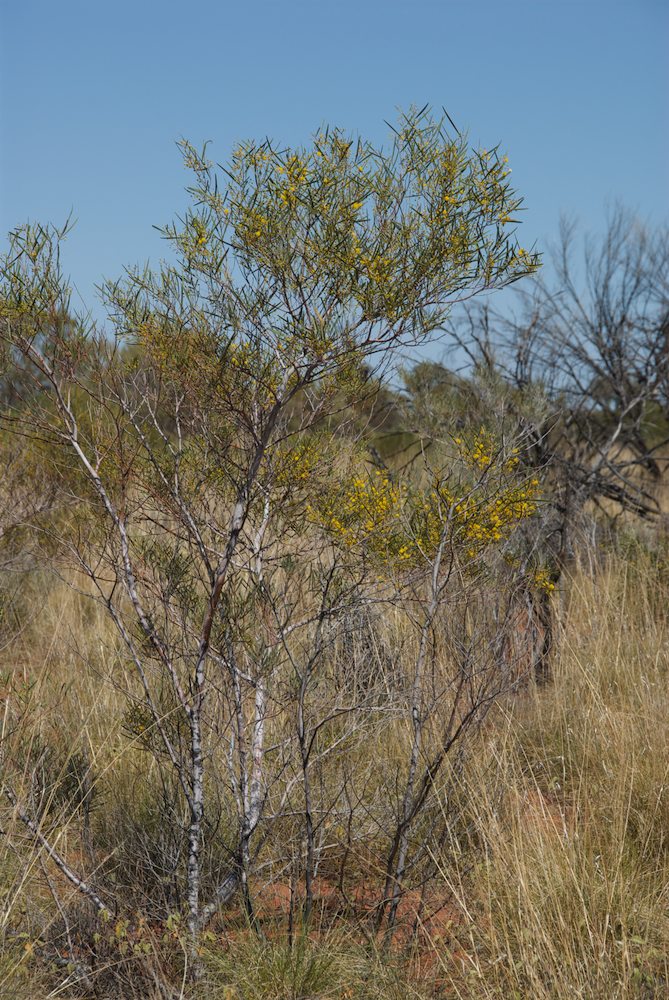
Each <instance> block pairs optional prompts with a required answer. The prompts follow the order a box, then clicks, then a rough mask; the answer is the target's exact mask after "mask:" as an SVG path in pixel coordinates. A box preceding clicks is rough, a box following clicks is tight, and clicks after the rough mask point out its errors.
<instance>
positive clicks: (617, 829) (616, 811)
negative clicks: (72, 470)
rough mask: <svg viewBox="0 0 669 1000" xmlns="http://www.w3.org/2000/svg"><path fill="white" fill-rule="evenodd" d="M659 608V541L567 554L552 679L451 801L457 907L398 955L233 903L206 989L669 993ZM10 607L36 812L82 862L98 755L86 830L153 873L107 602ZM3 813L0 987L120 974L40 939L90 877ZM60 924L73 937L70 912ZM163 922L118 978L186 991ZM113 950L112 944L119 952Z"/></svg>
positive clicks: (604, 998)
mask: <svg viewBox="0 0 669 1000" xmlns="http://www.w3.org/2000/svg"><path fill="white" fill-rule="evenodd" d="M667 608H669V571H668V568H667V563H666V561H664V562H663V560H662V558H661V557H660V556H658V555H652V554H651V553H650V551H649V550H648V549H646V548H644V547H643V546H641V545H638V544H636V543H634V544H630V546H629V547H628V549H627V550H626V551H625V552H624V553H623V554H622V555H618V556H611V557H610V558H608V559H607V560H605V561H604V562H603V564H600V566H599V568H597V569H596V570H593V569H592V567H587V568H583V569H581V570H578V571H576V572H575V573H574V576H573V579H572V580H571V582H570V585H569V587H568V589H567V592H566V596H565V598H564V604H563V608H562V611H561V627H560V651H559V657H558V658H557V661H556V663H555V676H554V679H553V682H552V683H551V684H550V685H548V686H546V687H543V688H541V689H536V690H534V689H533V690H528V691H526V692H525V693H524V694H522V695H521V696H520V697H519V698H517V699H516V700H515V701H514V702H512V703H509V704H507V705H506V706H505V708H504V709H503V710H500V711H498V712H497V713H496V715H495V717H494V718H492V717H489V719H488V722H487V724H486V728H485V732H484V733H483V734H482V735H481V736H480V738H479V744H478V748H477V749H478V752H477V753H476V754H475V755H474V756H473V757H472V758H471V759H470V760H469V761H468V763H467V766H466V767H465V768H464V770H463V771H462V773H461V776H460V786H459V788H458V789H457V791H456V793H453V792H452V790H451V801H449V802H448V803H447V802H446V801H444V802H443V806H444V814H446V813H448V816H449V824H450V829H451V836H450V840H448V841H447V842H446V843H445V845H444V849H443V851H442V853H441V854H440V855H439V857H438V858H437V859H436V860H437V861H438V864H439V870H440V873H441V875H440V879H441V890H442V895H443V892H444V891H446V890H447V892H448V893H451V894H452V903H451V905H450V907H449V909H448V911H447V916H448V919H446V918H445V917H444V919H441V920H438V919H434V920H428V919H426V918H425V916H424V912H423V926H422V927H421V928H420V934H419V937H418V939H417V943H416V942H414V944H413V945H412V944H411V942H408V941H407V939H406V938H402V937H401V936H400V939H399V941H398V944H397V946H396V948H395V949H394V951H393V952H392V953H391V955H390V956H385V957H384V956H383V955H382V954H381V953H380V952H379V951H378V950H377V948H376V946H374V947H372V946H370V944H369V942H367V943H365V942H364V940H363V939H362V938H361V937H360V935H359V934H357V932H356V928H355V925H354V924H352V923H350V922H347V920H348V918H347V917H346V916H342V917H341V921H340V923H339V925H338V924H337V923H336V922H335V923H334V925H333V921H332V918H331V915H330V916H329V917H328V921H327V929H326V927H325V924H323V925H322V926H321V931H320V933H319V931H318V926H316V927H315V928H314V930H313V932H312V933H311V936H310V937H309V938H302V937H300V936H299V934H298V936H297V939H296V943H295V944H294V946H293V948H292V949H291V948H289V947H288V944H287V941H286V938H285V936H282V932H279V931H275V932H274V933H273V935H272V936H271V939H270V941H259V940H258V939H256V937H255V936H254V934H253V933H252V932H251V931H250V930H248V929H246V930H245V929H244V927H243V926H241V925H240V924H239V921H238V922H237V924H236V930H235V931H234V933H231V932H226V931H225V924H226V918H225V915H224V917H223V920H222V921H221V925H219V927H218V928H217V929H215V933H213V934H212V935H211V938H210V940H208V942H207V960H206V967H207V976H206V986H205V987H204V988H203V991H202V995H203V996H207V997H209V996H211V997H214V998H220V1000H224V998H225V1000H233V998H234V1000H282V998H289V997H292V998H294V1000H298V998H303V1000H306V998H323V1000H325V998H335V997H338V998H343V997H348V998H351V1000H353V998H360V1000H371V998H372V997H376V996H379V997H381V996H383V997H389V998H392V997H398V998H399V997H400V996H401V997H415V998H427V997H444V998H445V997H458V998H463V1000H465V998H486V1000H488V998H490V1000H492V998H496V1000H497V998H499V1000H507V998H519V1000H521V998H522V1000H525V998H529V997H531V998H533V1000H534V998H537V1000H548V998H556V1000H562V998H565V1000H566V998H571V997H583V998H587V1000H613V998H628V997H629V998H632V997H634V998H640V1000H642V998H644V1000H645V998H660V997H666V996H669V959H668V958H667V956H669V753H668V751H667V747H668V746H669V695H668V693H667V672H668V668H669V625H668V622H667ZM30 609H33V613H32V614H31V613H30ZM12 622H13V624H12ZM3 627H4V632H5V643H4V645H3V648H2V652H1V653H0V656H1V659H2V665H1V669H2V672H3V674H5V675H6V681H7V684H8V685H10V686H11V688H12V693H11V698H12V699H14V700H16V698H22V699H23V703H22V704H23V708H22V712H21V716H20V718H21V724H20V727H19V728H18V729H17V731H15V732H12V734H11V743H12V746H14V747H21V748H22V752H24V753H25V754H26V761H27V760H28V758H29V756H30V753H31V752H33V751H34V748H35V747H37V746H43V745H45V744H46V743H49V745H50V746H53V747H54V748H55V749H54V750H53V757H52V760H51V764H50V766H51V777H50V778H49V780H47V781H46V784H45V790H44V795H45V796H46V800H47V802H48V807H47V806H45V808H44V809H43V811H42V813H41V816H42V819H41V822H42V823H43V824H44V829H47V828H48V829H49V830H51V831H53V830H57V831H58V843H59V847H60V848H62V850H63V852H64V853H66V854H67V855H68V857H69V858H70V859H71V860H72V861H73V863H74V862H76V861H77V860H78V859H79V860H81V862H82V864H85V863H86V856H85V850H86V846H85V835H84V833H85V831H84V829H83V816H82V809H81V808H79V807H77V808H75V807H74V805H73V802H74V799H75V798H76V796H75V795H74V793H73V792H70V794H69V797H68V794H67V793H66V791H65V792H64V791H63V789H64V788H65V789H67V788H68V787H71V785H70V786H68V784H67V781H66V780H65V779H66V778H67V776H68V775H71V772H72V770H73V768H74V765H75V764H76V763H77V762H79V764H80V762H81V760H82V759H85V760H86V761H88V762H89V763H90V764H92V765H94V767H95V770H96V773H97V774H98V780H99V784H100V790H99V792H98V794H99V795H100V801H104V812H103V811H102V809H100V810H97V808H96V806H95V805H94V807H93V810H92V819H91V823H92V834H91V833H90V832H89V834H88V835H89V836H90V835H92V836H94V837H95V838H96V852H97V853H96V856H97V857H98V859H99V858H100V857H104V855H105V852H106V851H107V852H110V853H111V851H112V849H113V847H114V845H116V846H117V847H118V848H119V850H121V853H123V851H125V854H123V858H124V861H123V866H124V867H123V876H124V878H123V879H120V878H119V882H118V884H119V893H121V894H126V897H127V898H131V897H132V893H131V892H130V888H131V886H130V883H131V882H132V879H133V878H135V877H136V878H137V881H138V883H139V882H140V881H141V879H140V872H139V868H140V867H141V866H142V864H143V863H144V862H143V858H142V856H141V854H140V853H139V851H140V847H141V849H142V850H145V851H146V850H148V848H149V846H150V845H151V843H152V837H154V836H155V835H156V832H157V828H156V827H155V826H152V823H154V821H155V815H153V814H152V813H151V808H150V796H149V797H148V798H147V805H146V811H145V813H144V814H143V815H144V817H145V820H146V824H145V829H141V822H142V813H141V811H140V814H139V820H135V821H134V826H132V825H131V824H130V823H129V819H128V814H129V808H128V804H129V803H130V801H131V800H132V802H133V807H136V805H137V788H138V782H137V777H138V775H139V774H140V772H141V770H142V768H143V767H145V766H146V764H145V762H144V759H143V758H142V757H141V755H138V754H137V753H136V752H135V751H134V750H133V748H132V747H129V746H128V743H127V740H124V738H123V736H122V719H123V711H124V706H125V704H126V701H125V695H124V690H123V686H124V684H125V683H126V682H125V680H124V671H123V664H122V663H121V662H120V661H118V660H117V658H116V650H115V645H114V640H113V635H112V632H111V629H110V627H109V624H108V622H107V621H106V619H105V618H104V616H103V615H102V613H100V612H98V611H97V610H95V609H92V607H91V605H90V603H89V602H88V601H86V600H85V599H84V598H82V597H80V596H77V595H76V594H74V593H73V592H72V591H71V590H69V589H68V588H67V587H66V586H65V585H64V584H54V582H53V580H47V579H41V580H39V579H37V578H34V579H33V580H31V581H30V582H29V584H28V589H27V590H26V589H25V588H24V590H23V593H22V596H21V609H20V614H19V615H18V617H16V616H15V617H14V618H13V619H12V612H11V608H9V609H8V617H7V616H6V618H5V624H4V626H3ZM10 638H11V642H9V639H10ZM10 673H11V674H12V675H13V680H11V681H10V678H9V674H10ZM6 694H7V691H5V692H4V695H5V696H6ZM386 732H387V730H386ZM5 735H6V736H7V735H8V734H7V733H6V734H5ZM371 745H373V744H372V743H371V742H370V743H369V744H368V746H371ZM380 750H381V748H380V746H379V747H377V751H378V752H375V754H374V755H373V756H374V761H373V762H371V763H370V761H368V762H367V767H368V769H370V768H371V772H374V771H375V770H378V773H371V772H370V774H369V775H368V778H369V786H370V788H373V787H376V786H378V787H382V786H383V785H384V782H386V781H387V776H385V775H384V774H383V772H382V768H383V766H384V765H385V766H388V762H389V761H392V758H393V751H392V747H390V748H386V753H385V755H382V754H381V752H380ZM360 752H361V750H360V747H359V746H358V747H357V748H356V753H358V754H359V753H360ZM27 773H28V767H26V775H27ZM54 775H55V776H54ZM144 777H145V776H144ZM45 780H46V779H45ZM49 782H50V783H49ZM455 800H457V804H458V809H457V810H456V811H454V808H453V802H454V801H455ZM93 801H94V803H95V799H94V800H93ZM75 804H76V803H75ZM447 805H448V810H447V809H446V806H447ZM2 828H3V832H4V833H5V834H6V836H5V837H3V839H2V843H1V845H0V900H1V902H2V925H1V937H0V943H1V945H2V954H1V956H0V996H8V997H10V996H11V997H22V996H25V997H28V996H31V997H36V998H37V997H41V996H44V997H50V996H57V995H59V996H63V995H73V996H90V997H93V996H114V995H115V994H114V992H113V989H114V987H112V986H109V985H107V986H106V987H105V990H106V992H103V991H100V992H90V991H89V992H87V990H86V987H85V984H84V987H83V988H82V984H81V983H79V986H71V988H70V987H68V986H67V985H66V981H67V977H68V975H69V976H74V978H75V979H76V970H74V972H73V970H72V968H69V969H66V970H65V972H64V971H63V969H62V968H57V967H55V966H53V964H51V963H50V961H48V962H45V961H44V960H43V958H42V957H41V953H40V947H39V945H38V944H37V942H40V941H43V940H45V939H46V938H48V937H49V935H50V934H52V935H53V934H54V933H55V929H56V928H60V924H61V915H60V913H59V911H58V908H57V906H56V902H55V899H56V897H58V898H59V899H60V901H61V905H62V904H63V903H65V904H66V905H67V906H69V907H72V910H73V912H74V911H76V906H77V902H76V895H75V894H74V893H73V891H72V890H71V889H67V888H66V887H65V886H63V885H62V884H61V881H60V880H59V878H58V877H57V875H56V874H54V872H53V870H52V868H50V867H49V865H48V862H47V860H46V859H45V858H44V856H43V855H42V856H40V853H39V852H38V851H36V850H35V847H34V844H32V843H31V841H30V838H28V837H26V831H25V829H21V824H20V823H19V822H18V820H17V819H16V817H15V816H13V815H12V811H11V810H9V809H7V808H4V807H3V815H2ZM152 830H153V833H152ZM133 836H135V837H136V840H135V841H133V840H132V837H133ZM133 845H134V846H133ZM133 851H135V852H136V865H137V866H138V870H137V872H134V870H133V869H132V867H131V864H130V862H131V860H132V852H133ZM46 873H48V875H49V879H50V881H51V883H52V886H51V888H50V886H49V881H48V880H47V877H46ZM150 882H151V880H150V879H146V880H145V883H144V885H143V886H140V887H138V889H137V892H136V894H135V896H134V898H133V899H132V904H133V905H135V906H139V905H140V903H141V898H142V892H144V891H146V887H147V886H149V885H150ZM52 888H55V889H56V893H55V894H54V893H53V892H52V891H51V889H52ZM75 923H76V920H75ZM221 928H222V929H221ZM58 933H59V934H60V935H61V944H62V929H59V931H58ZM114 933H116V934H117V936H119V934H120V937H121V938H122V937H123V932H122V931H121V932H116V931H114ZM151 934H153V935H154V938H155V940H154V939H151V940H152V942H153V943H152V947H154V952H153V956H154V957H153V958H152V959H151V963H150V964H151V969H150V970H149V973H147V971H146V962H147V960H146V957H145V956H144V958H142V962H143V963H144V964H143V966H142V969H143V971H142V974H141V976H140V975H139V973H138V979H137V982H136V984H135V986H134V987H131V986H130V985H127V984H128V983H130V982H131V980H132V977H133V966H132V963H130V962H129V963H128V965H127V968H125V967H124V972H123V975H124V976H125V979H124V980H123V981H124V983H125V984H126V986H127V988H126V986H124V994H123V995H127V996H137V997H140V996H146V997H150V996H154V995H155V996H159V995H160V993H159V991H158V987H157V985H155V984H156V983H157V982H159V981H161V979H162V980H166V979H170V978H172V981H173V982H175V981H176V982H177V993H176V994H174V995H180V993H179V987H178V979H179V976H178V968H179V961H180V959H181V954H182V952H181V949H180V944H179V934H178V929H177V930H176V931H174V933H173V934H172V936H171V937H170V935H165V934H161V933H159V932H158V930H157V929H156V928H153V929H151V928H149V929H147V931H146V935H145V937H144V938H142V939H141V942H140V943H141V944H142V945H144V944H146V943H147V942H148V941H149V939H150V937H151ZM139 940H140V939H139V938H137V940H136V941H135V944H136V943H137V942H138V941H139ZM116 943H117V944H119V941H117V942H116ZM405 946H406V950H404V949H405ZM133 947H134V945H133ZM170 949H172V950H173V951H174V953H175V957H174V961H173V963H172V964H171V959H170V956H169V950H170ZM120 952H121V955H123V954H125V951H124V948H121V949H120ZM147 953H148V951H147ZM109 956H110V957H109V964H110V965H112V964H113V963H114V962H117V963H119V962H120V959H119V958H118V957H112V952H111V951H110V952H109ZM113 981H114V982H116V983H118V982H119V981H120V980H119V979H118V978H117V979H115V980H113ZM116 988H119V989H120V987H116ZM132 989H134V990H135V992H132ZM101 990H102V988H101ZM118 995H121V993H120V992H119V993H118ZM181 995H184V996H185V995H188V994H187V993H186V992H183V993H182V994H181Z"/></svg>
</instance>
